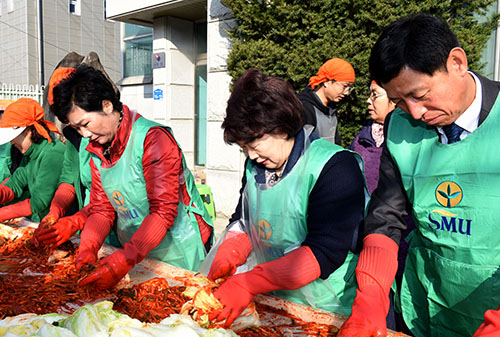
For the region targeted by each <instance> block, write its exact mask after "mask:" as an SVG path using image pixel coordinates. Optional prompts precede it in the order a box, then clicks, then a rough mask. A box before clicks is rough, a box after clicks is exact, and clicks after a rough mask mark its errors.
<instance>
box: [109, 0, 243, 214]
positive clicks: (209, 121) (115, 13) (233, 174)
mask: <svg viewBox="0 0 500 337" xmlns="http://www.w3.org/2000/svg"><path fill="white" fill-rule="evenodd" d="M106 12H107V15H108V18H110V19H113V20H116V21H120V22H123V23H126V24H135V25H141V26H145V27H150V28H152V33H151V36H152V40H153V41H152V51H151V64H152V68H153V69H152V74H151V75H149V74H147V73H145V74H139V75H134V74H131V75H130V76H128V75H127V74H124V76H123V79H122V80H121V81H119V83H118V84H119V85H120V92H121V100H122V102H123V103H125V104H126V105H128V106H129V107H130V108H131V109H135V110H137V111H138V112H139V113H140V114H142V115H143V116H145V117H146V118H149V119H151V120H154V121H156V122H159V123H162V124H164V125H168V126H169V127H171V128H172V130H173V132H174V136H175V138H176V140H177V141H178V142H179V144H180V146H181V148H182V150H183V152H184V155H185V157H186V160H187V164H188V167H189V168H190V169H191V170H193V171H196V172H200V173H201V174H203V175H204V176H206V178H205V179H206V184H207V185H209V186H210V187H211V190H212V194H213V197H214V200H215V207H216V210H217V212H218V213H219V214H220V213H222V214H223V215H224V216H229V215H231V214H232V212H233V211H234V208H235V207H236V205H237V202H238V197H239V188H240V184H241V176H242V172H243V164H244V159H245V157H244V154H243V153H242V152H241V151H240V150H239V148H238V147H237V146H228V145H226V144H225V143H224V140H223V132H222V129H221V124H222V121H223V119H224V116H225V109H226V102H227V99H228V98H229V85H230V83H231V78H230V76H229V75H228V74H227V67H226V58H227V55H228V52H229V50H230V43H229V39H228V37H227V36H226V34H225V31H226V30H227V27H228V25H231V24H232V23H233V22H232V20H231V18H230V15H229V11H228V9H227V8H225V7H224V6H222V5H221V4H220V1H219V0H209V1H206V0H170V1H164V0H144V1H140V2H139V1H133V0H107V1H106ZM125 27H127V25H125ZM125 30H126V28H122V34H123V33H124V32H125ZM143 33H144V34H142V35H141V34H138V35H136V36H135V37H134V36H127V34H125V38H124V42H123V43H124V44H122V50H123V51H124V55H123V56H122V59H123V61H124V63H125V65H124V73H127V71H128V70H127V69H128V68H127V62H131V61H130V60H131V59H133V57H130V55H128V54H129V50H130V48H129V49H127V45H126V44H127V43H129V42H130V41H133V39H134V38H137V37H138V38H146V36H147V34H146V31H144V32H143ZM139 48H140V47H139Z"/></svg>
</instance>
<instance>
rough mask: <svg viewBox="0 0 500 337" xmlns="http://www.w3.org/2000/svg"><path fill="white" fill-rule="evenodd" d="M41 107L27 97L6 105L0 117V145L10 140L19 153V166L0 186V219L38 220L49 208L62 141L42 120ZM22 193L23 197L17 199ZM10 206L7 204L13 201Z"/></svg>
mask: <svg viewBox="0 0 500 337" xmlns="http://www.w3.org/2000/svg"><path fill="white" fill-rule="evenodd" d="M43 117H44V113H43V109H42V107H41V106H40V104H38V102H37V101H35V100H33V99H31V98H20V99H18V100H17V101H15V102H13V103H11V104H9V106H7V108H6V109H5V111H4V113H3V116H2V118H1V119H0V144H5V143H7V142H10V143H11V144H12V146H14V147H16V148H17V150H19V152H21V153H22V154H23V157H22V159H21V162H20V164H19V167H17V169H16V170H15V171H14V173H13V174H12V176H11V177H10V179H8V180H7V181H6V182H4V183H3V184H1V185H0V204H2V205H3V207H1V208H0V221H5V220H8V219H13V218H18V217H29V218H30V219H31V220H33V221H35V222H38V221H40V219H42V218H43V217H44V216H45V215H46V214H47V213H48V211H49V205H50V201H51V200H52V197H53V196H54V192H55V190H56V188H57V182H58V180H59V176H60V174H61V170H62V162H63V157H64V148H65V147H64V144H63V143H61V142H60V141H59V140H58V139H54V138H52V137H51V135H50V133H49V132H50V131H53V132H57V133H59V130H58V129H57V128H56V127H55V125H54V124H53V123H51V122H49V121H46V120H44V119H43ZM21 196H23V198H20V197H21ZM15 199H16V201H17V202H15V203H12V204H10V205H7V206H6V205H5V204H7V203H10V202H12V201H13V200H15Z"/></svg>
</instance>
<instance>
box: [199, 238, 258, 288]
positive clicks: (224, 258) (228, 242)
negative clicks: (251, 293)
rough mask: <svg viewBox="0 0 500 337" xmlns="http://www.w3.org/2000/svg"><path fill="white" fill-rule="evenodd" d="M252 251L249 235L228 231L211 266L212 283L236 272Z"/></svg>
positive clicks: (210, 276) (209, 273)
mask: <svg viewBox="0 0 500 337" xmlns="http://www.w3.org/2000/svg"><path fill="white" fill-rule="evenodd" d="M251 251H252V244H251V243H250V239H249V238H248V235H247V234H245V233H242V232H235V231H228V232H227V233H226V237H225V239H224V241H223V242H222V244H221V245H220V247H219V249H217V253H216V254H215V258H214V261H213V262H212V265H211V266H210V271H209V272H208V278H209V279H210V280H212V281H214V280H216V279H218V278H227V277H228V276H231V275H233V274H234V273H235V272H236V268H238V267H239V266H241V265H242V264H243V263H245V261H246V260H247V258H248V255H249V254H250V252H251Z"/></svg>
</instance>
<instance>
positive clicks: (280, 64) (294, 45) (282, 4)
mask: <svg viewBox="0 0 500 337" xmlns="http://www.w3.org/2000/svg"><path fill="white" fill-rule="evenodd" d="M494 2H495V1H494V0H475V1H474V0H467V1H457V0H447V1H443V0H402V1H393V0H372V1H370V2H368V1H366V0H222V3H223V4H224V5H225V6H226V7H228V8H229V9H230V10H231V14H232V17H233V18H234V19H235V20H236V24H237V25H235V26H234V28H233V29H232V30H230V31H229V32H228V33H229V36H230V38H231V42H232V49H231V51H230V53H229V58H228V70H229V74H230V75H231V76H232V78H233V80H235V79H237V78H238V77H239V76H241V75H242V74H243V73H244V72H245V71H246V70H247V69H248V68H252V67H255V68H260V69H262V70H263V71H264V72H265V73H266V74H269V75H274V76H279V77H281V78H284V79H286V80H287V81H289V82H290V83H291V84H292V86H293V87H294V89H295V90H297V91H300V90H302V89H303V88H304V87H305V86H306V85H307V83H308V79H309V77H310V76H312V75H314V74H316V72H317V70H318V68H319V67H320V66H321V64H323V63H324V62H325V61H327V60H328V59H330V58H332V57H340V58H343V59H345V60H347V61H349V63H351V64H352V65H353V67H354V69H355V70H356V82H355V88H356V90H355V91H354V92H353V93H351V95H350V96H348V97H347V98H344V100H343V103H341V105H340V111H339V119H340V132H341V135H342V138H343V142H344V144H343V145H344V146H348V145H349V144H350V142H351V141H352V139H353V138H354V136H355V134H356V132H357V131H358V130H359V128H360V126H361V124H362V122H363V121H364V120H365V119H366V118H367V114H366V102H365V101H366V98H367V92H368V86H369V82H370V81H369V71H368V59H369V56H370V50H371V47H372V46H373V45H374V43H375V41H376V40H377V38H378V36H379V35H380V33H381V32H382V30H383V29H384V28H385V27H387V26H388V25H389V24H390V23H391V22H393V21H395V20H397V19H398V18H400V17H403V16H407V15H410V14H414V13H420V12H427V13H430V14H433V15H436V16H438V17H441V18H443V19H444V20H445V21H447V22H448V24H449V25H450V27H451V29H452V30H453V31H454V32H455V34H456V35H457V37H458V39H459V42H460V44H461V46H462V47H463V49H464V50H465V52H466V53H467V57H468V61H469V68H470V69H471V70H475V71H480V70H481V68H482V66H483V65H482V64H481V63H480V57H481V51H482V50H483V48H484V47H485V46H486V42H487V41H488V38H489V37H490V35H491V32H492V31H493V29H494V28H495V27H496V24H497V20H498V16H490V17H488V16H487V9H488V7H489V6H490V5H491V4H492V3H494ZM480 21H481V23H480Z"/></svg>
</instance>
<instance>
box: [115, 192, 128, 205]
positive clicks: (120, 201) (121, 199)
mask: <svg viewBox="0 0 500 337" xmlns="http://www.w3.org/2000/svg"><path fill="white" fill-rule="evenodd" d="M113 201H114V202H115V204H117V205H118V206H122V205H123V204H124V203H125V198H124V197H123V195H122V194H121V193H120V192H119V191H114V192H113Z"/></svg>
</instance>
